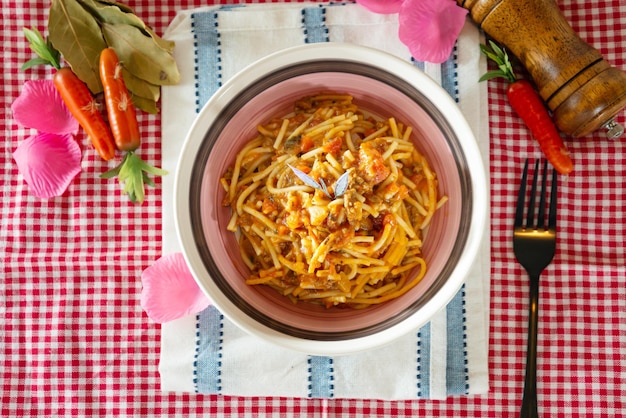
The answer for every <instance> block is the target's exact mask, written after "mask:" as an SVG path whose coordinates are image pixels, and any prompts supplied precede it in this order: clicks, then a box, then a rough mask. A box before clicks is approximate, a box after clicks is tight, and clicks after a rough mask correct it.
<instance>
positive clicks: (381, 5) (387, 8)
mask: <svg viewBox="0 0 626 418" xmlns="http://www.w3.org/2000/svg"><path fill="white" fill-rule="evenodd" d="M403 1H404V0H356V2H357V3H359V4H360V5H361V6H363V7H365V8H366V9H367V10H369V11H370V12H374V13H382V14H392V13H398V12H399V11H400V6H401V5H402V2H403ZM424 1H430V0H424Z"/></svg>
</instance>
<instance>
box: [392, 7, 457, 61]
mask: <svg viewBox="0 0 626 418" xmlns="http://www.w3.org/2000/svg"><path fill="white" fill-rule="evenodd" d="M466 14H467V9H464V8H462V7H459V6H457V4H456V1H454V0H428V1H424V0H405V1H404V3H402V7H401V8H400V13H399V18H398V20H399V24H400V28H399V31H398V35H399V37H400V40H401V41H402V42H403V43H404V44H405V45H406V46H408V47H409V50H410V51H411V54H412V55H413V57H414V58H415V59H417V60H419V61H429V62H434V63H442V62H444V61H445V60H446V59H447V58H448V57H449V56H450V52H451V51H452V48H453V47H454V43H455V42H456V40H457V38H458V37H459V33H461V29H462V28H463V25H464V24H465V15H466Z"/></svg>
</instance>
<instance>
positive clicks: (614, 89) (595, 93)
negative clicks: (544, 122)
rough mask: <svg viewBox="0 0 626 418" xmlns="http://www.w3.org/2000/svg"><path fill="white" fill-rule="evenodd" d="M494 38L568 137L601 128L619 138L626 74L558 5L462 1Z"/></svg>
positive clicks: (538, 0) (550, 0)
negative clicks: (577, 30) (585, 38)
mask: <svg viewBox="0 0 626 418" xmlns="http://www.w3.org/2000/svg"><path fill="white" fill-rule="evenodd" d="M457 4H459V5H460V6H462V7H464V8H466V9H468V10H469V12H470V16H471V17H472V19H473V20H474V21H475V22H476V23H477V24H478V25H479V26H480V28H481V29H483V30H484V31H485V33H487V34H488V35H489V36H490V37H491V38H493V39H494V40H495V41H497V42H498V43H500V44H501V45H503V46H504V47H505V48H506V49H507V50H508V51H510V52H511V53H512V54H513V55H515V56H516V57H517V58H518V59H519V61H520V62H521V63H522V65H524V67H525V68H526V70H527V71H528V73H529V74H530V75H531V77H532V78H533V80H534V82H535V85H536V86H537V89H538V91H539V94H540V95H541V97H542V98H543V100H544V101H545V103H546V104H547V105H548V108H549V109H550V110H551V111H552V113H553V117H554V122H555V124H556V125H557V127H558V128H559V129H560V130H561V132H563V133H564V134H566V135H568V136H572V137H575V138H577V137H582V136H585V135H588V134H589V133H591V132H594V131H596V130H598V129H600V128H604V129H606V134H607V136H608V137H609V138H617V137H619V136H621V134H622V133H623V132H624V128H623V127H622V126H620V125H619V124H617V123H616V122H615V121H614V118H615V116H617V114H618V113H619V112H620V111H621V110H622V109H623V108H624V107H625V106H626V73H624V72H623V71H621V70H619V69H617V68H615V67H611V66H610V65H609V64H608V63H607V62H606V61H605V60H604V59H603V57H602V55H601V54H600V53H599V52H598V51H597V50H596V49H595V48H593V47H591V46H590V45H588V44H587V43H585V42H584V41H583V40H582V39H581V38H580V37H579V36H578V35H577V34H576V33H575V32H574V30H573V29H572V28H571V26H570V25H569V24H568V23H567V22H566V20H565V18H564V17H563V15H562V13H561V11H560V10H559V8H558V6H557V5H556V3H555V2H554V0H457Z"/></svg>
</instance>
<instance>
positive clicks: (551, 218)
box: [548, 168, 557, 231]
mask: <svg viewBox="0 0 626 418" xmlns="http://www.w3.org/2000/svg"><path fill="white" fill-rule="evenodd" d="M556 183H557V175H556V169H555V168H552V188H551V190H550V213H549V214H548V229H549V230H552V231H554V230H556V186H557V184H556Z"/></svg>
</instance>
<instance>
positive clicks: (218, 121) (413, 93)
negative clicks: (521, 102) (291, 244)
mask: <svg viewBox="0 0 626 418" xmlns="http://www.w3.org/2000/svg"><path fill="white" fill-rule="evenodd" d="M416 70H417V69H416ZM318 72H340V73H341V72H343V73H350V74H357V75H361V76H365V77H370V78H373V79H375V80H378V81H380V82H383V83H385V84H388V85H389V86H391V87H393V88H395V89H396V90H398V91H400V92H401V93H403V94H405V95H406V96H407V97H409V98H410V99H411V100H412V101H413V102H415V103H416V104H417V105H418V106H420V107H421V108H422V109H424V111H425V112H426V113H427V114H428V115H429V116H430V118H431V119H432V120H433V121H434V123H435V124H436V125H437V126H438V127H439V129H440V130H441V131H442V132H443V134H444V137H445V139H446V141H447V142H448V145H449V147H450V151H451V153H452V155H453V156H454V160H455V162H456V168H457V171H458V173H459V178H460V187H461V195H462V196H461V198H462V199H463V202H465V204H464V209H463V210H462V211H461V219H460V222H459V230H458V235H457V236H458V239H457V240H456V242H455V243H454V246H453V248H452V252H451V254H450V258H449V262H447V263H446V264H445V266H444V268H443V269H442V271H441V272H440V274H439V276H438V277H437V278H436V279H435V280H434V282H433V284H432V285H431V286H430V287H429V288H428V289H427V290H426V292H425V293H424V294H423V295H422V296H421V297H420V298H419V299H417V300H416V301H415V302H413V303H412V304H410V305H408V306H407V307H406V308H405V309H404V310H402V311H401V312H399V313H398V314H397V315H394V316H393V317H390V318H388V319H386V320H385V321H383V322H380V323H377V324H374V325H369V326H367V327H363V328H358V329H354V330H349V331H339V332H320V331H312V330H307V329H303V328H298V327H294V326H290V325H285V324H283V323H280V322H278V321H277V320H275V319H273V318H271V317H269V316H267V315H265V314H263V313H261V312H259V311H257V310H256V309H254V307H252V306H251V305H250V304H249V303H248V302H246V301H245V300H244V299H243V298H242V297H241V295H239V294H238V293H237V292H236V291H235V290H234V289H233V288H231V286H230V285H229V284H228V280H226V278H224V276H223V275H222V273H221V272H220V271H219V269H218V268H217V265H216V263H215V261H214V260H213V257H212V256H211V253H210V251H209V246H208V243H207V241H206V237H205V235H204V230H203V227H202V219H201V201H202V194H201V189H202V177H203V173H204V170H205V166H206V164H207V161H208V159H209V155H210V153H211V150H212V149H213V145H214V144H215V142H216V141H217V139H218V138H219V136H220V133H221V131H222V129H224V127H225V126H226V124H227V123H228V121H229V120H230V119H231V118H232V117H233V116H234V115H235V114H236V113H237V112H238V111H239V110H240V109H241V108H242V107H243V106H244V105H245V104H246V103H247V102H249V101H250V100H251V99H252V98H253V97H255V96H256V95H257V94H259V93H261V92H262V91H264V90H265V89H267V88H269V87H271V86H273V85H274V84H277V83H280V82H282V81H285V80H288V79H290V78H292V77H297V76H301V75H305V74H310V73H318ZM472 208H473V203H472V183H471V175H470V173H469V169H468V163H467V161H466V159H465V156H464V154H463V150H462V146H461V144H460V142H459V138H457V136H456V134H455V131H454V129H453V128H452V126H451V125H450V124H449V123H448V121H447V120H446V118H445V117H444V115H443V114H442V113H441V112H440V111H439V109H438V108H437V107H436V106H435V105H434V104H433V103H431V102H430V101H429V100H428V99H427V98H426V97H425V96H424V95H423V94H422V93H420V92H419V91H418V90H417V89H416V88H415V87H413V86H412V85H411V84H410V83H409V82H407V81H405V80H403V79H401V78H399V77H397V76H396V75H393V74H390V73H388V72H386V71H384V70H382V69H380V68H377V67H373V66H369V65H367V64H363V63H360V62H359V63H357V62H353V61H349V60H346V61H344V60H336V59H333V60H318V61H313V62H302V63H298V64H295V65H292V66H287V67H284V68H279V69H277V70H276V71H274V72H272V73H271V74H268V75H264V76H262V77H260V78H258V79H257V80H255V81H254V82H253V83H251V85H250V86H248V87H247V88H246V89H244V90H243V91H241V92H240V93H238V94H237V95H236V96H235V97H234V98H233V100H231V101H230V102H229V103H228V105H227V106H225V107H224V108H223V109H222V110H221V111H220V113H219V115H218V116H217V117H216V118H215V121H214V122H213V123H212V124H211V126H210V128H209V129H208V130H207V133H206V135H205V136H204V139H203V141H202V144H201V146H200V148H199V149H198V152H197V154H196V158H195V160H194V164H193V167H192V170H191V179H190V183H189V219H190V222H191V229H192V231H193V238H194V242H195V245H196V249H197V251H198V253H199V255H200V257H201V259H202V262H203V265H204V267H205V268H206V270H207V272H208V274H209V276H210V278H211V280H213V282H214V283H215V284H216V285H217V287H218V288H219V289H220V291H221V292H223V294H224V295H225V296H226V297H227V298H228V299H229V300H230V301H231V302H232V303H233V304H234V305H235V306H237V307H238V309H240V310H241V311H242V312H243V313H244V314H245V315H247V316H248V317H250V318H251V319H253V320H255V321H257V322H258V323H260V324H262V325H264V326H266V327H268V328H270V329H273V330H275V331H277V332H280V333H282V334H285V335H289V336H292V337H295V338H301V339H309V340H317V341H339V340H348V339H355V338H361V337H366V336H369V335H372V334H376V333H378V332H381V331H383V330H385V329H387V328H389V327H392V326H394V325H396V324H398V323H400V322H402V321H404V320H405V319H406V318H408V317H410V316H411V315H413V314H414V313H415V312H416V311H418V310H419V309H420V308H421V307H422V306H423V305H424V304H425V303H426V301H428V300H429V299H430V298H431V297H432V296H434V295H435V294H436V293H437V292H438V291H439V290H440V289H441V288H442V287H443V285H444V284H445V282H446V279H447V277H448V276H450V275H451V274H452V272H453V271H454V269H455V265H456V263H457V261H458V260H459V258H460V257H461V255H462V253H463V250H464V248H465V243H466V242H467V239H468V235H469V231H470V225H471V218H472Z"/></svg>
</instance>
